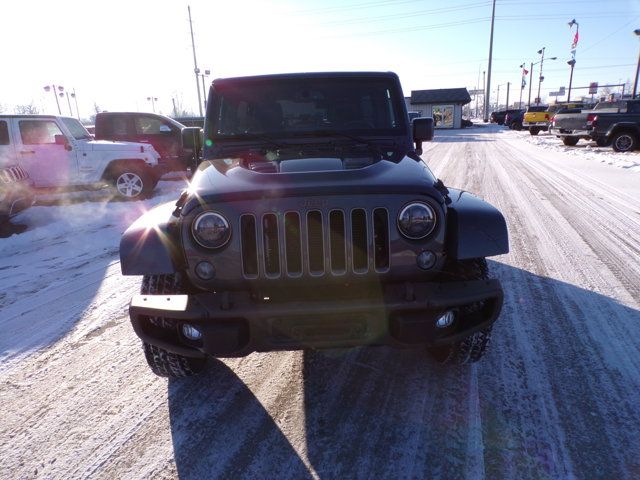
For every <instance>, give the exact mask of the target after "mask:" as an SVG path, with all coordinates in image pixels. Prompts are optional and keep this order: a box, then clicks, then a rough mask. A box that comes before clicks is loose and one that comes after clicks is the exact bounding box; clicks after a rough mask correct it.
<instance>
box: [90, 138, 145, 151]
mask: <svg viewBox="0 0 640 480" xmlns="http://www.w3.org/2000/svg"><path fill="white" fill-rule="evenodd" d="M84 143H85V144H86V145H87V147H88V148H90V149H91V150H94V151H96V150H100V151H110V152H113V151H116V152H125V151H128V152H132V151H134V152H137V153H141V152H140V147H145V151H149V150H150V149H151V148H152V147H151V145H150V144H148V143H136V142H115V141H111V140H89V141H87V142H84Z"/></svg>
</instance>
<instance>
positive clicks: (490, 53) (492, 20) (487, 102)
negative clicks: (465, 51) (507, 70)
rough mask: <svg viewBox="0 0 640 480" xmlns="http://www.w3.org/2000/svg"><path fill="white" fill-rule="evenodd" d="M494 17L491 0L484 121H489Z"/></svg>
mask: <svg viewBox="0 0 640 480" xmlns="http://www.w3.org/2000/svg"><path fill="white" fill-rule="evenodd" d="M495 18H496V0H493V8H492V10H491V35H490V39H489V67H488V69H487V73H488V75H487V89H486V94H487V98H486V99H485V103H484V121H485V123H486V122H488V121H489V103H490V101H491V100H490V99H491V95H490V91H491V62H492V60H493V24H494V20H495Z"/></svg>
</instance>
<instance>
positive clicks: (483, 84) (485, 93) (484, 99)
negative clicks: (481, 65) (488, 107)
mask: <svg viewBox="0 0 640 480" xmlns="http://www.w3.org/2000/svg"><path fill="white" fill-rule="evenodd" d="M486 73H487V72H485V71H483V72H482V115H483V116H484V106H485V104H486V103H487V84H486V82H485V78H484V77H485V74H486Z"/></svg>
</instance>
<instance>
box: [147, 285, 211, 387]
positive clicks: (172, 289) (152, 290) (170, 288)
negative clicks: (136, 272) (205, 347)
mask: <svg viewBox="0 0 640 480" xmlns="http://www.w3.org/2000/svg"><path fill="white" fill-rule="evenodd" d="M186 291H187V289H186V288H185V286H184V284H183V282H182V277H181V275H180V274H179V273H175V274H168V275H145V276H144V277H143V278H142V287H141V288H140V293H141V294H143V295H157V294H168V295H172V294H181V293H186ZM149 321H150V322H151V323H152V324H154V325H155V326H156V327H159V328H163V329H166V330H175V328H176V325H175V322H174V321H173V320H170V319H167V318H163V317H152V318H150V319H149ZM142 348H143V351H144V356H145V358H146V359H147V363H148V364H149V368H151V371H152V372H153V373H155V374H156V375H158V376H159V377H167V378H183V377H191V376H193V375H196V374H198V373H200V372H201V371H202V370H203V369H204V368H205V366H206V364H207V359H206V358H195V357H187V356H184V355H179V354H177V353H173V352H169V351H167V350H165V349H163V348H160V347H157V346H155V345H151V344H149V343H146V342H142Z"/></svg>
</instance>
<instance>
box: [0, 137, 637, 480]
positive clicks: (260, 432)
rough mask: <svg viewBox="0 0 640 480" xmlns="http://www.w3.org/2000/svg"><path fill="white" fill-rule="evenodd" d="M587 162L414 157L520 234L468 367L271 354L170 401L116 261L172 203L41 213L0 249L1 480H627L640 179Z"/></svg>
mask: <svg viewBox="0 0 640 480" xmlns="http://www.w3.org/2000/svg"><path fill="white" fill-rule="evenodd" d="M581 143H582V142H581ZM579 145H580V144H579ZM596 149H597V147H595V148H588V147H582V148H580V147H578V148H569V147H564V146H563V145H562V144H560V142H559V141H558V140H557V139H555V138H551V137H548V136H545V135H540V136H539V137H530V135H528V134H525V133H523V132H511V131H508V130H504V129H503V128H502V127H497V126H481V127H477V128H470V129H465V130H460V131H452V132H445V131H438V132H437V134H436V139H435V141H434V142H432V143H431V144H425V154H424V155H423V158H424V159H425V161H426V162H427V164H428V165H429V166H430V168H431V169H432V170H433V171H434V172H435V173H436V174H437V175H438V176H439V177H440V178H442V179H443V181H444V182H445V183H446V184H447V185H450V186H454V187H460V188H465V189H467V190H470V191H473V192H477V193H478V194H479V195H480V196H482V197H483V198H485V199H486V200H487V201H489V202H491V203H493V204H494V205H496V206H497V207H498V208H500V209H501V211H502V212H503V213H504V214H505V216H506V218H507V222H508V227H509V232H510V243H511V252H510V253H509V254H507V255H502V256H500V257H495V258H493V259H491V260H490V268H491V271H492V274H493V275H494V276H497V277H499V278H500V279H501V281H502V283H503V287H504V290H505V305H504V309H503V313H502V315H501V317H500V319H499V320H498V322H497V324H496V327H495V329H494V337H493V340H492V342H493V343H492V348H491V350H490V352H489V353H488V355H487V356H486V357H485V358H484V359H483V360H482V361H481V362H480V363H478V364H475V365H473V366H469V367H448V368H441V367H438V366H437V365H435V364H433V363H432V362H430V361H429V360H428V359H427V358H426V357H425V355H423V353H422V352H416V351H411V350H408V351H398V350H393V349H389V348H360V349H353V350H348V351H334V350H332V351H325V352H273V353H261V354H252V355H250V356H248V357H245V358H241V359H225V360H223V361H215V362H212V363H211V366H210V367H209V368H208V370H207V371H206V372H205V373H204V374H203V375H201V376H199V377H196V378H193V379H185V380H181V381H169V382H167V381H166V380H163V379H160V378H157V377H155V376H153V375H152V374H151V373H150V372H149V370H148V368H147V366H146V364H145V360H144V356H143V354H142V351H141V348H140V342H139V340H138V339H137V337H136V336H135V334H134V333H133V331H132V329H131V326H130V325H129V322H128V318H127V314H126V307H127V304H128V301H129V299H130V297H131V295H133V294H134V293H136V292H137V290H138V288H139V282H140V279H139V278H138V277H123V276H122V275H121V274H120V269H119V262H118V242H119V238H120V235H121V233H122V232H123V231H124V229H125V228H126V227H127V226H128V225H129V224H130V223H131V222H132V221H133V220H134V219H135V218H137V217H138V216H139V215H140V214H141V213H142V212H143V211H144V210H146V209H148V208H151V207H152V206H153V205H156V204H159V203H163V202H166V201H174V200H175V199H176V198H177V196H178V194H179V192H180V190H181V189H182V188H184V183H183V182H181V181H179V180H176V181H163V182H161V183H160V184H159V186H158V189H157V190H156V192H155V194H154V196H153V198H151V199H149V200H146V201H144V202H115V201H109V199H108V198H105V197H104V192H82V193H79V192H76V193H74V194H73V195H71V196H65V195H47V196H42V197H40V198H39V204H40V205H38V206H36V207H34V208H31V209H30V210H28V211H26V212H24V213H22V214H20V215H19V216H18V217H16V218H15V219H14V223H16V224H22V225H24V226H25V231H24V232H22V233H19V234H15V235H12V236H10V237H8V238H2V239H0V405H1V406H2V409H3V419H2V422H0V477H2V478H61V479H68V478H85V477H91V478H94V477H95V478H109V479H111V478H145V479H146V478H176V477H180V478H194V479H195V478H242V477H245V478H354V477H356V478H443V479H448V478H513V479H521V478H553V479H556V478H562V479H565V478H567V479H569V478H578V479H581V478H603V479H604V478H628V479H633V478H638V476H639V475H640V460H639V459H640V456H639V455H638V453H639V452H640V436H639V435H638V432H639V430H638V425H640V247H639V245H640V182H638V178H640V177H638V171H637V168H635V167H628V168H623V167H624V165H622V164H621V162H619V161H618V160H617V158H618V155H620V154H613V153H608V152H610V149H609V150H605V151H604V152H599V151H596ZM598 150H599V149H598ZM579 152H584V154H581V153H579ZM601 158H614V160H610V161H609V160H606V161H604V162H603V161H600V159H601ZM620 158H622V159H624V160H625V161H626V162H637V161H638V154H637V153H634V154H630V155H629V154H626V155H621V156H620ZM594 160H595V161H594ZM608 163H612V164H608ZM621 167H622V168H621Z"/></svg>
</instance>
